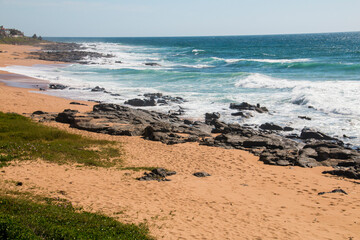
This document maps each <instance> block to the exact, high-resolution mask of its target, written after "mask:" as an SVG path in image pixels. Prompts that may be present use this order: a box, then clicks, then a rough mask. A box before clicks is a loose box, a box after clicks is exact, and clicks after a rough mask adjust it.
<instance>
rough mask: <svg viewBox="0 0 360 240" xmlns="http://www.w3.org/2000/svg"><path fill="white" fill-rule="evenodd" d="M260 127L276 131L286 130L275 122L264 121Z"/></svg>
mask: <svg viewBox="0 0 360 240" xmlns="http://www.w3.org/2000/svg"><path fill="white" fill-rule="evenodd" d="M260 128H261V129H263V130H274V131H282V130H284V129H283V128H282V127H280V126H279V125H276V124H273V123H264V124H261V125H260Z"/></svg>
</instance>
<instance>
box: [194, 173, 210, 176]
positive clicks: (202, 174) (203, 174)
mask: <svg viewBox="0 0 360 240" xmlns="http://www.w3.org/2000/svg"><path fill="white" fill-rule="evenodd" d="M193 175H194V176H195V177H209V176H211V175H210V174H208V173H207V172H196V173H194V174H193Z"/></svg>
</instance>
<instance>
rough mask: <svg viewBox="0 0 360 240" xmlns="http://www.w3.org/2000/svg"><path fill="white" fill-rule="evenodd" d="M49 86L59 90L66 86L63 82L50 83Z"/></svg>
mask: <svg viewBox="0 0 360 240" xmlns="http://www.w3.org/2000/svg"><path fill="white" fill-rule="evenodd" d="M49 88H50V89H60V90H62V89H65V88H67V86H65V85H63V84H56V83H50V84H49Z"/></svg>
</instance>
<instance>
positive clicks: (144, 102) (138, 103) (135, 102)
mask: <svg viewBox="0 0 360 240" xmlns="http://www.w3.org/2000/svg"><path fill="white" fill-rule="evenodd" d="M125 104H128V105H131V106H135V107H150V106H156V102H155V100H154V99H150V100H148V99H139V98H134V99H130V100H128V101H126V102H125Z"/></svg>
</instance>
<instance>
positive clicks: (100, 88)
mask: <svg viewBox="0 0 360 240" xmlns="http://www.w3.org/2000/svg"><path fill="white" fill-rule="evenodd" d="M91 91H92V92H104V91H105V88H102V87H99V86H96V87H94V88H92V89H91Z"/></svg>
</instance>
